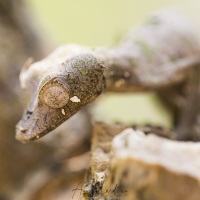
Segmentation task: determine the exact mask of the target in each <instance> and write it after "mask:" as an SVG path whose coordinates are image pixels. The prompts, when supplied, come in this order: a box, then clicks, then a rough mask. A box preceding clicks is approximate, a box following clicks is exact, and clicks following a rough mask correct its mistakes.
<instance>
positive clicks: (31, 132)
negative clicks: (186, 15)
mask: <svg viewBox="0 0 200 200" xmlns="http://www.w3.org/2000/svg"><path fill="white" fill-rule="evenodd" d="M172 22H173V23H172ZM191 30H192V29H191V28H190V26H189V25H188V24H187V23H185V21H184V20H183V19H182V18H181V17H180V16H177V15H174V14H173V13H165V12H164V13H159V14H156V15H153V17H151V18H150V19H149V20H148V21H147V22H146V23H145V24H144V25H143V26H141V27H140V28H139V29H137V30H136V31H134V32H131V33H130V34H129V35H128V36H127V37H125V38H124V39H123V40H122V41H121V42H119V44H118V45H116V46H114V47H111V48H96V49H90V48H86V47H81V46H78V45H71V46H70V45H69V46H67V47H61V48H59V49H58V50H57V51H56V52H54V53H53V54H51V55H50V56H49V57H47V58H46V59H44V61H41V62H40V63H39V64H38V66H37V63H36V65H34V64H33V65H31V66H30V68H29V69H28V70H27V72H26V69H23V70H22V71H25V72H24V73H22V75H21V76H20V79H21V83H22V87H27V89H28V90H29V93H31V101H30V103H29V106H28V108H27V110H26V111H25V113H24V115H23V117H22V120H21V121H20V122H19V124H18V125H17V134H16V138H17V139H18V140H20V141H22V142H26V141H29V140H34V139H37V138H40V137H41V136H43V135H44V134H46V133H48V132H50V131H52V130H53V129H55V128H56V127H57V126H59V125H60V124H61V123H63V122H64V121H65V120H67V119H68V118H69V117H71V116H72V115H73V114H75V113H76V112H77V111H78V110H80V109H81V108H82V107H84V106H85V105H87V104H88V103H90V102H92V101H94V100H95V99H96V97H97V96H98V95H99V94H100V93H101V92H102V91H103V89H104V85H105V82H106V87H107V91H112V92H136V91H145V90H154V91H157V92H158V93H159V92H163V91H165V90H166V89H168V88H170V89H171V88H173V87H174V86H176V85H179V84H182V83H186V82H187V81H188V80H189V79H190V78H191V74H190V73H188V72H191V71H194V70H195V67H197V66H198V65H199V55H200V45H199V40H198V38H197V37H196V36H195V34H194V32H193V31H191ZM101 63H102V64H103V65H104V66H105V70H104V69H103V68H104V67H103V66H102V64H101ZM104 76H105V80H104ZM46 82H47V83H46ZM51 84H53V85H56V86H57V87H56V89H55V88H54V89H52V88H51V89H50V90H48V91H51V93H52V94H50V95H48V92H47V91H46V90H45V88H48V87H49V85H51ZM59 86H61V87H60V90H59V89H58V88H59ZM62 86H63V87H62ZM57 89H58V90H59V91H58V90H57ZM44 90H45V91H44ZM68 90H69V95H68V93H65V92H64V91H68ZM60 93H62V94H63V95H61V96H60V95H59V94H60ZM44 94H45V95H44ZM73 96H76V97H78V100H79V99H80V102H72V101H71V100H69V99H71V97H73ZM166 98H172V96H166ZM45 99H49V102H46V103H45V101H46V100H45ZM75 100H77V99H75ZM173 103H174V102H173ZM175 103H177V101H176V102H175ZM64 104H66V105H65V106H63V107H62V105H64ZM177 106H178V109H179V111H181V112H182V110H181V109H183V108H184V105H182V104H181V105H177ZM62 109H64V111H63V110H62ZM181 112H180V113H181Z"/></svg>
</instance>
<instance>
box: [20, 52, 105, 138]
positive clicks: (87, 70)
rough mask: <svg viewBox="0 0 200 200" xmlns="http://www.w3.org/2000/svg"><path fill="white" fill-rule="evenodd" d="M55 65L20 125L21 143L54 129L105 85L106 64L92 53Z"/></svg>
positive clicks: (40, 86)
mask: <svg viewBox="0 0 200 200" xmlns="http://www.w3.org/2000/svg"><path fill="white" fill-rule="evenodd" d="M56 67H57V68H56V71H54V70H53V71H52V72H51V73H48V74H46V76H44V78H43V80H42V81H41V82H40V84H39V87H38V88H37V89H36V95H35V96H34V98H33V99H32V101H31V102H30V103H29V105H28V107H27V109H26V110H25V113H24V115H23V118H22V120H21V121H20V122H19V123H18V125H17V134H16V138H17V139H18V140H20V141H22V142H26V141H29V140H34V139H38V138H40V137H42V136H43V135H45V134H46V133H48V132H50V131H51V130H53V129H55V128H56V127H57V126H59V125H60V124H61V123H63V122H64V121H66V120H67V119H68V118H70V117H71V116H72V115H73V114H75V113H76V112H77V111H79V110H80V109H81V108H82V107H84V106H85V105H87V104H88V103H90V102H91V101H92V100H93V99H95V98H96V97H97V96H98V95H99V94H101V93H102V91H103V89H104V87H105V82H104V76H103V71H104V66H103V65H102V64H100V63H99V62H98V61H97V59H96V58H95V57H94V56H93V55H91V54H81V55H78V56H74V57H72V58H71V59H69V60H64V61H62V62H61V63H60V65H58V66H56ZM49 88H50V89H49ZM52 91H54V92H53V94H50V92H52ZM48 92H49V93H48ZM47 94H49V95H47ZM55 94H56V95H55ZM53 104H55V106H51V105H53ZM77 123H78V122H77Z"/></svg>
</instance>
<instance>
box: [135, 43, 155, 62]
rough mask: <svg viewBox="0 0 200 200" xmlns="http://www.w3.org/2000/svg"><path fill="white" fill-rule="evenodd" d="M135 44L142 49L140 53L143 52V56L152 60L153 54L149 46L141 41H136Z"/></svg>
mask: <svg viewBox="0 0 200 200" xmlns="http://www.w3.org/2000/svg"><path fill="white" fill-rule="evenodd" d="M135 44H137V45H138V46H139V47H140V48H141V49H142V51H143V52H144V54H145V56H146V57H147V58H148V59H149V60H152V59H153V52H152V50H151V48H150V47H149V45H148V44H147V43H146V42H144V41H142V40H136V41H135Z"/></svg>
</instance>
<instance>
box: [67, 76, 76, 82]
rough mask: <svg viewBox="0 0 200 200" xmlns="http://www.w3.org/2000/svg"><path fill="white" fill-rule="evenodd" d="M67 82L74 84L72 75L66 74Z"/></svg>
mask: <svg viewBox="0 0 200 200" xmlns="http://www.w3.org/2000/svg"><path fill="white" fill-rule="evenodd" d="M68 80H69V83H74V82H75V77H74V76H73V75H72V74H68Z"/></svg>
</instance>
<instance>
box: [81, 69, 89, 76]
mask: <svg viewBox="0 0 200 200" xmlns="http://www.w3.org/2000/svg"><path fill="white" fill-rule="evenodd" d="M81 74H82V75H84V76H86V75H87V74H88V69H86V68H84V69H82V70H81Z"/></svg>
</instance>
